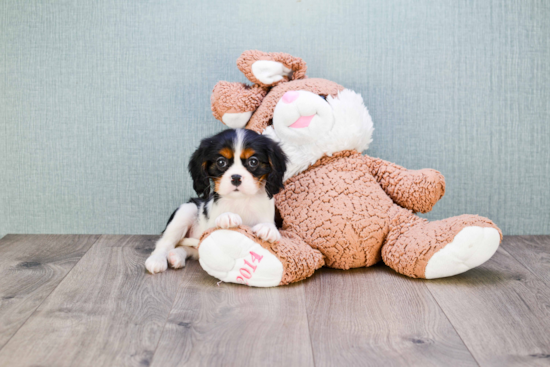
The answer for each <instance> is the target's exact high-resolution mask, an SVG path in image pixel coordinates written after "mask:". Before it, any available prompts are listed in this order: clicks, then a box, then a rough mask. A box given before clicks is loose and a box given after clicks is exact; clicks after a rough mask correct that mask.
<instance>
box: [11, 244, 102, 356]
mask: <svg viewBox="0 0 550 367" xmlns="http://www.w3.org/2000/svg"><path fill="white" fill-rule="evenodd" d="M103 236H104V235H98V237H97V239H96V240H95V241H94V243H92V244H91V245H90V247H89V248H88V249H87V250H86V252H85V253H84V254H83V255H82V256H81V257H80V259H78V261H77V262H76V263H75V264H74V265H73V266H72V268H71V269H70V270H69V271H68V272H67V274H65V275H64V276H63V278H61V280H60V281H59V283H57V285H56V286H55V287H54V288H53V289H52V291H51V292H50V293H48V295H47V296H46V297H44V299H43V300H42V302H40V303H39V304H38V305H37V306H36V307H35V309H34V310H33V311H32V313H31V314H30V315H29V317H27V319H26V320H25V321H24V322H23V323H22V324H21V326H19V328H18V329H17V331H15V332H14V333H13V334H12V336H10V338H9V339H8V340H6V342H5V343H4V345H2V346H0V353H2V350H3V349H4V347H5V346H6V345H8V343H9V342H10V341H11V340H12V339H13V337H14V336H15V335H16V334H17V333H18V332H19V330H21V328H23V326H25V324H26V323H27V322H28V321H29V320H30V319H31V318H32V317H33V315H34V314H35V313H36V310H38V309H39V308H40V306H42V304H43V303H44V302H46V300H47V299H48V298H50V296H51V295H52V293H53V292H54V291H55V290H56V289H57V287H59V285H60V284H61V283H62V282H63V280H65V278H66V277H67V275H69V273H70V272H71V271H73V269H74V268H75V267H76V266H77V265H78V263H79V262H80V261H81V260H82V258H83V257H84V256H86V254H87V253H88V251H90V250H91V249H92V247H94V246H95V244H96V243H97V242H98V241H99V240H100V238H101V237H103ZM4 237H5V236H4Z"/></svg>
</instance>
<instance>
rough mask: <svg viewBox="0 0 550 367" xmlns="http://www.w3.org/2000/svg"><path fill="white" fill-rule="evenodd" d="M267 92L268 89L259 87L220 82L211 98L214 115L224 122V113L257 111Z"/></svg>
mask: <svg viewBox="0 0 550 367" xmlns="http://www.w3.org/2000/svg"><path fill="white" fill-rule="evenodd" d="M266 92H267V90H266V89H263V88H261V87H260V86H257V85H252V86H248V85H246V84H244V83H230V82H219V83H218V84H216V86H215V87H214V90H213V91H212V95H211V96H210V100H211V103H212V114H213V115H214V117H215V118H217V119H218V120H220V121H222V117H223V114H224V113H240V112H249V111H255V110H256V109H257V108H258V106H260V103H261V102H262V100H263V98H264V97H265V94H266ZM222 122H223V121H222Z"/></svg>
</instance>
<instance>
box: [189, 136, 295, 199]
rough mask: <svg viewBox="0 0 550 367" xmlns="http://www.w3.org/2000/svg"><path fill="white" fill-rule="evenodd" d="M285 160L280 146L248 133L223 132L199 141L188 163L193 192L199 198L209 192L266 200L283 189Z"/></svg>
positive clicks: (263, 137) (268, 139)
mask: <svg viewBox="0 0 550 367" xmlns="http://www.w3.org/2000/svg"><path fill="white" fill-rule="evenodd" d="M286 162H287V158H286V156H285V154H284V153H283V151H282V149H281V148H280V147H279V145H278V144H277V143H276V142H274V141H273V140H271V139H270V138H268V137H266V136H262V135H260V134H258V133H256V132H254V131H251V130H243V129H237V130H225V131H222V132H221V133H219V134H216V135H214V136H212V137H210V138H206V139H204V140H202V141H201V144H200V146H199V148H198V149H197V150H196V151H195V153H193V156H192V157H191V161H190V162H189V172H190V173H191V177H192V178H193V189H194V190H195V191H196V192H197V195H199V197H202V198H204V197H207V196H208V195H209V194H210V193H211V192H212V191H213V192H215V193H217V194H218V195H219V196H221V197H234V198H238V197H241V196H252V195H256V194H257V193H259V192H261V191H262V190H265V192H266V193H267V195H268V196H269V198H272V197H273V195H275V194H277V193H278V192H279V191H280V190H281V189H282V188H283V176H284V173H285V170H286Z"/></svg>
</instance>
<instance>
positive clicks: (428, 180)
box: [364, 156, 445, 213]
mask: <svg viewBox="0 0 550 367" xmlns="http://www.w3.org/2000/svg"><path fill="white" fill-rule="evenodd" d="M364 160H365V163H366V165H367V167H368V168H369V170H370V172H371V173H372V175H373V176H374V178H375V179H376V181H377V182H378V183H379V184H380V186H382V189H383V190H384V191H385V192H386V194H388V195H389V196H390V197H391V199H392V200H393V201H394V202H395V203H396V204H397V205H400V206H402V207H403V208H406V209H410V210H412V211H413V212H421V213H427V212H429V211H430V210H432V208H433V206H434V205H435V203H437V202H438V201H439V199H441V198H442V197H443V195H444V194H445V178H444V177H443V175H442V174H441V173H439V172H438V171H436V170H433V169H429V168H425V169H421V170H417V171H413V170H407V169H406V168H403V167H401V166H398V165H397V164H394V163H391V162H388V161H385V160H382V159H379V158H372V157H369V156H364Z"/></svg>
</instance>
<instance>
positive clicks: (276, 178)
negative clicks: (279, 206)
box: [265, 137, 288, 199]
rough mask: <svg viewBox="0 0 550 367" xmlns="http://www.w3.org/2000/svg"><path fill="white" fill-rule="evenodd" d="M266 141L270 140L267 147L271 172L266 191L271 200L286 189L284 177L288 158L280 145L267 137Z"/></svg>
mask: <svg viewBox="0 0 550 367" xmlns="http://www.w3.org/2000/svg"><path fill="white" fill-rule="evenodd" d="M266 139H267V140H268V144H266V146H267V155H268V158H269V164H270V166H271V172H270V173H269V175H268V176H267V179H266V183H265V191H266V192H267V196H269V198H270V199H271V198H272V197H273V196H274V195H275V194H277V193H279V191H281V190H282V189H283V188H284V176H285V172H286V164H287V162H288V158H287V157H286V154H285V153H284V152H283V150H282V149H281V147H280V146H279V144H278V143H276V142H274V141H273V140H271V139H270V138H268V137H266Z"/></svg>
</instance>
